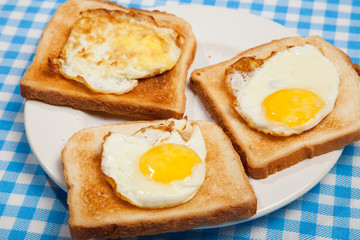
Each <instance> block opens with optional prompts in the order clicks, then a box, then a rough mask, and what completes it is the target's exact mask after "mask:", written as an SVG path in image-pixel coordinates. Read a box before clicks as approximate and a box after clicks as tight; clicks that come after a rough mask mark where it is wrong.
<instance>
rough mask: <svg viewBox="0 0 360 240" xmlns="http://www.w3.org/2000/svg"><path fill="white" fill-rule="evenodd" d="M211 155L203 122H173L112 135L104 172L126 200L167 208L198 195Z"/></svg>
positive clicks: (107, 143)
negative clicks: (203, 130)
mask: <svg viewBox="0 0 360 240" xmlns="http://www.w3.org/2000/svg"><path fill="white" fill-rule="evenodd" d="M206 155H207V151H206V146H205V141H204V139H203V137H202V134H201V130H200V127H199V125H198V124H193V125H190V124H188V123H187V122H186V120H168V122H166V123H165V124H163V125H159V126H149V127H146V128H143V129H141V130H140V131H138V132H136V133H135V134H133V135H125V134H122V133H116V132H111V133H109V135H108V136H107V137H106V139H105V141H104V143H103V151H102V159H101V170H102V172H103V173H104V174H105V175H106V176H107V177H106V179H107V180H108V181H109V183H110V184H111V185H112V187H113V188H114V190H115V193H116V194H117V195H118V196H119V197H120V198H122V199H124V200H126V201H128V202H130V203H131V204H133V205H136V206H138V207H144V208H164V207H170V206H175V205H178V204H181V203H184V202H187V201H189V200H190V199H192V198H193V197H194V195H195V194H196V192H197V191H198V190H199V188H200V186H201V185H202V183H203V181H204V178H205V172H206V165H205V158H206Z"/></svg>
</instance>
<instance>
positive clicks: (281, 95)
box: [262, 88, 324, 127]
mask: <svg viewBox="0 0 360 240" xmlns="http://www.w3.org/2000/svg"><path fill="white" fill-rule="evenodd" d="M323 106H324V101H323V100H322V99H321V98H319V97H318V96H317V95H316V94H314V93H313V92H311V91H308V90H305V89H296V88H292V89H282V90H279V91H276V92H274V93H272V94H270V95H269V96H268V97H266V98H265V100H264V101H263V103H262V107H263V110H264V113H265V116H266V117H267V118H268V119H269V120H272V121H276V122H282V123H285V124H286V125H287V126H289V127H295V126H301V125H303V124H304V123H306V122H308V121H310V120H311V119H312V118H313V117H314V116H315V114H316V113H317V112H318V111H319V110H320V109H321V108H322V107H323Z"/></svg>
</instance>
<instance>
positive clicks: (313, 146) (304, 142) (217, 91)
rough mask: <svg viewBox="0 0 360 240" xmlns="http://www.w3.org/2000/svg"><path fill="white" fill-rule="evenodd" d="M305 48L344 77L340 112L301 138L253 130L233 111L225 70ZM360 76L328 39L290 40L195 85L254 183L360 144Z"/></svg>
mask: <svg viewBox="0 0 360 240" xmlns="http://www.w3.org/2000/svg"><path fill="white" fill-rule="evenodd" d="M304 44H311V45H313V46H315V47H316V48H318V49H319V50H320V51H321V52H322V54H323V55H324V56H325V57H327V58H328V59H329V60H330V61H331V62H332V63H333V64H334V65H335V67H336V69H337V71H338V72H339V76H340V86H339V94H338V97H337V100H336V103H335V107H334V109H333V110H332V112H331V113H330V114H329V115H328V116H327V117H325V118H324V119H323V120H322V121H321V122H320V123H319V124H318V125H317V126H316V127H314V128H313V129H311V130H308V131H306V132H303V133H301V134H299V135H292V136H289V137H277V136H272V135H268V134H264V133H260V132H258V131H256V130H254V129H252V128H250V127H249V126H248V125H247V123H246V122H245V121H244V120H243V119H242V118H241V117H240V116H239V115H238V114H237V113H236V112H235V110H233V108H232V106H231V105H232V98H231V96H230V95H231V94H229V93H228V91H227V89H226V86H225V82H224V74H225V69H226V68H227V67H228V66H229V65H231V64H232V63H234V62H235V61H237V60H238V59H240V58H241V57H245V56H246V57H255V58H256V59H265V58H267V57H268V56H270V54H271V53H272V52H273V51H282V50H284V49H285V48H287V47H289V46H300V45H304ZM359 73H360V71H359V66H358V65H356V64H354V63H351V60H350V58H349V57H348V56H347V55H346V54H345V53H344V52H342V51H341V50H339V49H338V48H336V47H334V46H333V45H331V44H330V43H328V42H326V41H325V40H323V39H322V38H320V37H318V36H309V37H306V38H303V37H290V38H284V39H279V40H274V41H272V42H270V43H266V44H263V45H260V46H257V47H254V48H252V49H249V50H246V51H244V52H241V53H240V54H238V55H237V56H235V57H234V58H232V59H229V60H227V61H224V62H221V63H218V64H216V65H212V66H208V67H205V68H202V69H197V70H194V71H193V72H192V73H191V77H190V85H191V89H192V90H193V91H194V92H195V93H196V94H197V95H198V97H199V98H200V100H201V101H202V103H203V105H204V106H205V107H206V109H207V111H208V112H209V113H210V115H211V116H212V118H213V119H214V120H215V122H217V123H218V124H219V125H220V126H221V127H222V128H223V130H224V131H225V133H226V134H227V135H228V136H229V137H230V139H231V140H232V143H233V145H234V148H235V149H236V151H237V152H238V153H239V155H240V157H241V160H242V161H243V164H244V167H245V169H246V171H247V173H248V174H249V175H250V176H251V177H252V178H255V179H261V178H266V177H268V175H270V174H273V173H275V172H277V171H280V170H282V169H285V168H287V167H290V166H292V165H294V164H296V163H298V162H299V161H302V160H304V159H306V158H312V157H314V156H317V155H321V154H324V153H327V152H330V151H332V150H335V149H340V148H342V147H344V146H345V145H347V144H350V143H352V142H354V141H357V140H359V139H360V77H359Z"/></svg>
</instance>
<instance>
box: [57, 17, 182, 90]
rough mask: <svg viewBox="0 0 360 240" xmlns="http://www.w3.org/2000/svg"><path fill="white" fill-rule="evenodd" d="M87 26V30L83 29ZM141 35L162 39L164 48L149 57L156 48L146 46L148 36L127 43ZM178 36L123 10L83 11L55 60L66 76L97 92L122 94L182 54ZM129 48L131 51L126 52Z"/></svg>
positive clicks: (168, 65) (170, 66)
mask: <svg viewBox="0 0 360 240" xmlns="http://www.w3.org/2000/svg"><path fill="white" fill-rule="evenodd" d="M109 16H112V17H111V18H110V17H109ZM89 19H90V20H89ZM104 21H105V22H106V21H107V23H103V22H104ZM87 25H90V26H87ZM86 28H89V29H90V30H89V31H84V30H83V29H86ZM142 35H143V36H152V37H153V38H154V39H161V41H164V43H163V45H164V46H165V45H166V47H164V49H162V50H161V51H160V50H159V51H157V52H156V54H154V56H153V57H151V56H152V55H151V52H152V51H155V50H152V48H151V47H145V46H146V43H145V41H148V39H147V40H146V38H144V39H145V40H144V41H140V43H139V44H138V45H136V46H130V44H134V43H133V42H134V41H132V40H131V37H134V36H142ZM177 36H178V34H177V33H176V32H175V31H174V30H173V29H171V28H165V27H158V26H157V25H156V24H155V23H154V22H151V21H145V20H138V19H132V18H131V16H128V15H126V14H124V13H122V14H120V13H117V12H111V11H105V10H91V11H89V12H86V11H85V12H83V13H82V15H81V17H80V18H79V19H78V20H77V21H76V23H75V24H74V26H73V28H72V31H71V33H70V35H69V37H68V40H67V42H66V44H65V46H64V48H63V50H62V53H61V55H60V58H59V59H58V60H57V61H58V63H59V64H60V69H59V71H60V73H61V74H62V75H64V76H65V77H66V78H69V79H73V80H77V81H79V82H82V83H84V84H85V85H86V86H87V87H89V88H90V89H92V90H94V91H96V92H104V93H115V94H123V93H126V92H129V91H131V90H132V89H134V88H135V87H136V86H137V85H138V79H141V78H146V77H151V76H155V75H157V74H161V73H163V72H165V71H167V70H169V69H171V68H172V67H173V66H174V65H175V64H176V62H177V61H178V59H179V57H180V54H181V49H180V47H179V46H178V45H177V42H176V41H177V40H176V39H177ZM126 38H129V40H128V41H127V42H126V41H125V43H124V42H122V43H121V44H120V43H117V42H119V41H121V40H123V39H125V40H126ZM139 38H141V37H139ZM150 42H151V41H150ZM122 44H125V45H126V44H127V45H126V46H123V45H122ZM143 44H144V45H143ZM121 49H125V50H124V51H123V50H121ZM129 49H131V53H130V54H129V53H127V52H126V51H130V50H129Z"/></svg>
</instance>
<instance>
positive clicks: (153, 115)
mask: <svg viewBox="0 0 360 240" xmlns="http://www.w3.org/2000/svg"><path fill="white" fill-rule="evenodd" d="M97 8H104V9H109V10H110V9H111V10H119V11H123V12H130V11H133V12H136V14H137V15H139V14H145V15H148V16H151V17H153V18H154V19H155V21H156V23H157V24H158V25H159V26H160V27H169V28H173V29H174V30H175V31H177V33H178V34H179V35H180V37H181V46H180V48H181V56H180V58H179V60H178V62H177V64H176V65H175V66H174V67H173V68H172V69H171V70H169V71H167V72H165V73H163V74H160V75H156V76H154V77H150V78H147V79H142V80H139V84H138V86H137V87H135V89H133V90H132V91H131V92H129V93H126V94H123V95H116V94H106V93H98V92H94V91H92V90H90V89H89V88H87V87H86V86H85V85H84V84H81V83H78V82H76V81H74V80H69V79H66V78H64V77H63V76H62V75H61V74H60V73H54V72H53V71H51V68H49V67H48V63H49V59H50V60H51V59H54V58H57V57H58V56H59V53H60V52H61V50H62V48H63V46H64V45H65V43H66V41H67V38H68V36H69V34H70V29H71V26H72V24H73V23H74V22H75V21H76V19H77V18H78V17H79V14H80V12H81V11H84V10H87V9H97ZM195 52H196V39H195V36H194V34H193V32H192V29H191V26H190V24H189V23H187V22H186V21H184V20H183V19H181V18H179V17H177V16H175V15H173V14H169V13H166V12H160V11H147V10H140V9H134V8H130V9H128V8H124V7H122V6H120V5H117V4H115V3H113V2H109V1H102V0H69V1H67V2H66V3H64V4H63V5H60V7H59V9H58V10H57V11H56V12H55V14H54V16H53V17H52V18H51V20H50V21H49V23H48V24H47V26H46V28H45V29H44V31H43V34H42V37H41V39H40V41H39V44H38V47H37V49H36V54H35V57H34V59H33V63H32V64H31V66H30V67H29V68H28V69H27V71H26V72H25V74H24V76H23V78H22V80H21V82H20V90H21V95H22V96H23V97H24V98H26V99H35V100H40V101H44V102H46V103H49V104H53V105H60V106H71V107H73V108H76V109H80V110H91V111H102V112H107V113H110V114H116V115H121V116H126V117H130V118H138V119H165V118H170V117H174V118H181V117H182V116H183V114H184V111H185V101H186V97H185V82H186V78H187V73H188V68H189V67H190V65H191V64H192V62H193V59H194V56H195Z"/></svg>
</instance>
